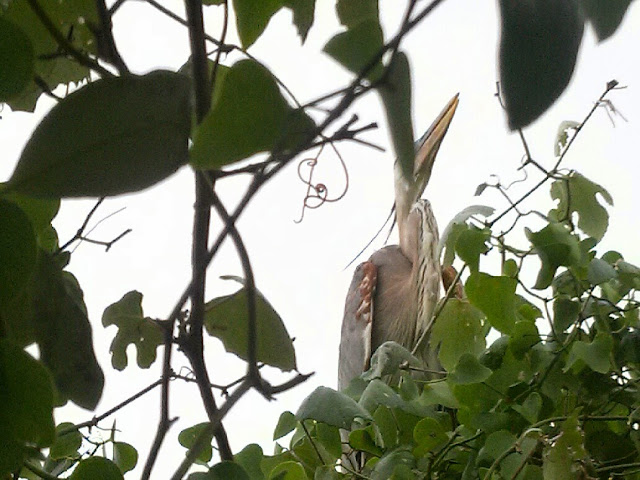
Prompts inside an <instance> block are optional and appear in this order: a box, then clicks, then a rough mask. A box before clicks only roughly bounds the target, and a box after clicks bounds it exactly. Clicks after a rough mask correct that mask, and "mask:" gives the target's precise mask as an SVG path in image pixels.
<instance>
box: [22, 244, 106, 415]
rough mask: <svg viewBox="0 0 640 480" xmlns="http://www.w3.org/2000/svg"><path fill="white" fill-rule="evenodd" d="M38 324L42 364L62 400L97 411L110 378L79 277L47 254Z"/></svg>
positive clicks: (40, 273)
mask: <svg viewBox="0 0 640 480" xmlns="http://www.w3.org/2000/svg"><path fill="white" fill-rule="evenodd" d="M34 325H35V328H36V338H37V342H38V345H39V347H40V359H41V361H42V362H43V363H44V364H45V365H46V366H47V367H49V369H50V370H51V373H52V374H53V377H54V379H55V383H56V387H57V389H58V394H59V395H60V399H61V400H62V401H63V402H64V401H66V400H67V399H69V400H71V401H73V402H74V403H75V404H77V405H78V406H80V407H83V408H86V409H88V410H92V409H94V408H95V407H96V405H97V404H98V401H99V400H100V397H101V396H102V388H103V386H104V375H103V373H102V369H101V368H100V365H98V361H97V360H96V356H95V353H94V351H93V343H92V333H91V324H90V322H89V319H88V317H87V307H86V306H85V304H84V300H83V298H82V290H80V287H79V285H78V283H77V280H76V279H75V277H73V275H71V274H70V273H69V272H63V271H62V270H61V268H60V267H59V265H58V263H57V262H56V258H55V257H52V256H50V255H49V254H47V253H46V252H43V251H41V252H40V255H39V259H38V266H37V268H36V277H35V286H34Z"/></svg>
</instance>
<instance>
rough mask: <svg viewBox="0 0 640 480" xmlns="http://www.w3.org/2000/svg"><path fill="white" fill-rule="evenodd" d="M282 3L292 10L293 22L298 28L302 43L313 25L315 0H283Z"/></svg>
mask: <svg viewBox="0 0 640 480" xmlns="http://www.w3.org/2000/svg"><path fill="white" fill-rule="evenodd" d="M284 5H285V7H287V8H289V9H291V11H292V12H293V24H294V25H295V26H296V28H297V30H298V35H299V36H300V39H301V40H302V43H304V42H305V40H306V39H307V34H308V33H309V29H310V28H311V25H313V19H314V16H315V8H316V0H284Z"/></svg>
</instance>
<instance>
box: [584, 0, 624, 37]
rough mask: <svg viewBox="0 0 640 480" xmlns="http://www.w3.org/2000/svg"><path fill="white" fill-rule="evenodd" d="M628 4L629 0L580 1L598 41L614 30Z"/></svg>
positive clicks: (618, 24)
mask: <svg viewBox="0 0 640 480" xmlns="http://www.w3.org/2000/svg"><path fill="white" fill-rule="evenodd" d="M629 5H631V0H582V2H581V6H582V9H583V11H584V13H585V16H586V17H587V20H589V22H590V23H591V25H593V29H594V30H595V31H596V36H597V37H598V41H599V42H602V41H603V40H606V39H607V38H609V37H610V36H611V35H613V34H614V33H615V32H616V30H617V29H618V27H620V24H621V23H622V20H623V19H624V15H625V13H627V9H628V8H629Z"/></svg>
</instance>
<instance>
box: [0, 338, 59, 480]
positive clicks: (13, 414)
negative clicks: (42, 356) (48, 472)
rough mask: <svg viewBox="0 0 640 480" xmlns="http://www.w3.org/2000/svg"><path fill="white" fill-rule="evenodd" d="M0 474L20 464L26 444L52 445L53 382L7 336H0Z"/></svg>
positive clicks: (40, 366)
mask: <svg viewBox="0 0 640 480" xmlns="http://www.w3.org/2000/svg"><path fill="white" fill-rule="evenodd" d="M0 438H1V439H2V441H0V474H2V475H8V474H9V473H10V472H13V471H15V470H16V469H17V468H19V467H20V465H21V464H22V461H23V459H24V458H25V452H26V451H25V446H26V445H27V444H36V445H38V446H40V447H46V446H48V445H51V444H52V443H53V441H54V438H55V427H54V423H53V384H52V381H51V377H50V376H49V373H48V372H47V369H46V368H44V367H43V366H42V364H41V363H40V362H38V361H37V360H35V359H34V358H33V357H32V356H31V355H29V354H28V353H26V352H25V351H23V350H22V349H21V348H20V347H18V346H17V345H15V344H14V343H12V342H11V341H9V340H7V339H2V338H0Z"/></svg>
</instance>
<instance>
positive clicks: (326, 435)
mask: <svg viewBox="0 0 640 480" xmlns="http://www.w3.org/2000/svg"><path fill="white" fill-rule="evenodd" d="M316 435H317V438H318V440H319V441H320V444H321V445H322V446H323V447H324V449H325V450H326V451H327V453H328V454H330V455H332V456H333V458H334V459H336V460H337V459H338V458H340V456H341V455H342V441H341V439H340V432H339V431H338V427H334V426H332V425H325V424H324V423H317V424H316Z"/></svg>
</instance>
